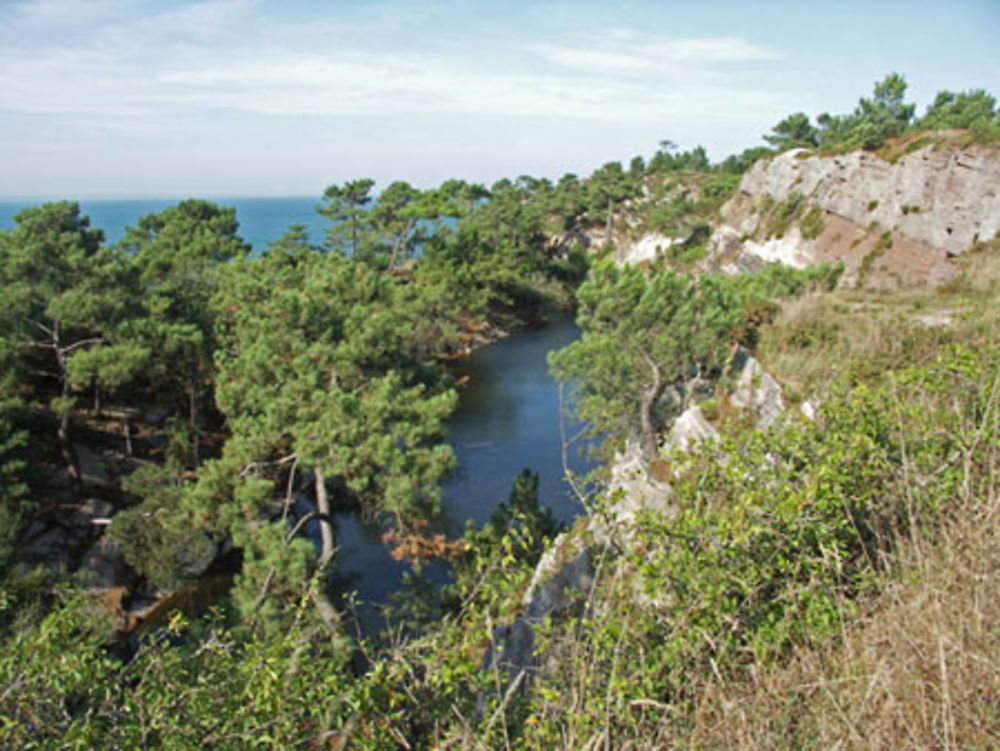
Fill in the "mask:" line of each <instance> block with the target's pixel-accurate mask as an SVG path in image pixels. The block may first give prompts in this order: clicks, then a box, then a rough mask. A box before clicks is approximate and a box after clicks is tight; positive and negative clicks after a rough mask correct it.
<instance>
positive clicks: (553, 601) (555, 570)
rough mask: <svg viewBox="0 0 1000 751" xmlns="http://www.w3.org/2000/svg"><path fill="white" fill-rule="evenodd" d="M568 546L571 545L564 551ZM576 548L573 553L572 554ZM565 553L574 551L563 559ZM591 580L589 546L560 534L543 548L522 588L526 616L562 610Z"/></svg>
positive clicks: (584, 589) (592, 579)
mask: <svg viewBox="0 0 1000 751" xmlns="http://www.w3.org/2000/svg"><path fill="white" fill-rule="evenodd" d="M567 547H569V548H570V549H569V550H568V551H567ZM574 552H575V555H573V554H574ZM567 555H573V557H572V558H570V559H569V561H568V562H563V559H564V558H565V557H566V556H567ZM593 583H594V566H593V561H592V560H591V557H590V549H589V548H587V547H584V546H582V545H581V544H576V543H574V542H573V541H571V540H570V538H569V537H568V536H566V535H565V534H564V535H561V536H560V538H558V539H557V540H556V541H555V542H554V543H553V544H552V545H551V546H550V547H549V549H548V550H546V551H545V554H544V555H543V556H542V558H541V560H540V561H539V562H538V565H537V566H536V567H535V573H534V575H533V576H532V579H531V584H530V585H529V586H528V590H527V592H525V596H524V603H525V614H526V615H527V616H528V617H529V618H542V617H544V616H546V615H550V614H553V613H559V614H561V613H565V612H566V611H568V610H569V609H571V607H572V606H573V604H574V603H575V602H576V601H577V600H578V599H579V595H580V594H586V593H587V592H588V591H589V590H590V587H591V585H592V584H593Z"/></svg>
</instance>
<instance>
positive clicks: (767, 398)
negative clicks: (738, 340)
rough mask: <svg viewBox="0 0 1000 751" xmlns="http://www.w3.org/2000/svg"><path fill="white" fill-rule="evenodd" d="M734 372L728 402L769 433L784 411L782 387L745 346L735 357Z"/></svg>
mask: <svg viewBox="0 0 1000 751" xmlns="http://www.w3.org/2000/svg"><path fill="white" fill-rule="evenodd" d="M732 372H733V373H734V375H735V377H736V387H735V388H734V389H733V391H732V392H731V393H730V394H729V401H730V402H731V403H732V404H733V406H734V407H739V408H740V409H745V410H747V411H748V412H749V413H750V414H751V415H753V418H754V421H755V422H756V424H757V427H758V428H760V429H761V430H767V429H768V428H770V427H771V426H772V425H774V423H775V422H777V420H778V418H779V417H780V416H781V413H782V412H784V411H785V403H784V402H783V401H782V399H781V386H779V385H778V382H777V381H775V380H774V378H772V377H771V375H770V373H766V372H765V371H764V369H763V368H762V367H761V366H760V363H759V362H757V360H756V359H754V358H753V357H752V356H751V355H750V353H749V352H747V351H746V350H745V349H743V348H742V347H741V348H740V349H739V350H737V352H736V355H735V356H734V357H733V365H732ZM710 427H711V426H710Z"/></svg>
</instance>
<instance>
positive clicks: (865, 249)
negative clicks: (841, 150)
mask: <svg viewBox="0 0 1000 751" xmlns="http://www.w3.org/2000/svg"><path fill="white" fill-rule="evenodd" d="M721 213H722V223H721V224H720V225H719V226H718V227H717V228H716V229H715V231H714V233H713V235H712V238H711V240H710V243H709V255H710V258H711V259H712V260H713V261H714V262H715V264H716V265H717V266H718V267H720V268H722V269H723V270H726V271H730V272H734V271H745V270H751V269H753V268H754V267H756V266H759V265H761V264H762V263H765V262H770V261H782V262H784V263H786V264H789V265H793V266H806V265H809V264H813V263H818V262H822V261H831V262H837V261H843V262H844V265H845V267H846V273H845V280H846V281H848V282H849V283H851V282H853V283H855V284H860V285H866V286H883V287H884V286H909V285H913V284H930V285H935V284H938V283H940V282H942V281H945V280H947V279H949V278H950V277H951V276H952V274H953V273H954V267H953V264H952V263H951V259H952V258H953V257H954V256H957V255H960V254H961V253H964V252H965V251H966V250H968V249H969V248H970V247H972V246H973V245H974V244H975V243H976V242H978V241H986V240H990V239H992V238H993V237H994V236H995V235H996V234H997V232H998V231H1000V149H997V148H996V147H987V146H981V145H978V144H975V143H970V142H968V141H967V140H963V138H962V137H961V136H960V135H958V134H947V133H945V134H936V135H935V136H933V137H919V136H911V137H909V138H908V139H907V140H906V141H905V142H897V143H896V144H893V146H892V147H891V148H890V149H888V150H886V151H883V152H879V153H872V152H865V151H855V152H851V153H847V154H838V155H821V154H816V153H813V152H810V151H806V150H804V149H795V150H792V151H787V152H785V153H783V154H780V155H778V156H776V157H774V158H773V159H763V160H761V161H759V162H757V163H756V164H755V165H754V166H753V167H752V168H751V169H750V170H749V171H748V172H747V173H746V175H744V177H743V180H742V182H741V184H740V188H739V191H738V192H737V193H736V195H735V196H733V198H731V199H730V200H729V201H728V202H727V203H726V204H725V205H724V206H723V208H722V210H721Z"/></svg>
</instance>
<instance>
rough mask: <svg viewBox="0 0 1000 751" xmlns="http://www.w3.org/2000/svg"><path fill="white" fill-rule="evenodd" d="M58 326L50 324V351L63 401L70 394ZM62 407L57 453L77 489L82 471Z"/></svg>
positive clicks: (81, 479)
mask: <svg viewBox="0 0 1000 751" xmlns="http://www.w3.org/2000/svg"><path fill="white" fill-rule="evenodd" d="M59 328H60V327H59V322H58V321H56V322H55V323H54V324H53V325H52V351H53V352H54V353H55V356H56V365H58V367H59V383H60V386H61V387H62V396H63V400H64V402H65V401H66V400H68V399H69V396H70V388H69V373H68V372H67V368H66V351H65V350H64V349H63V347H62V342H61V340H60V334H59ZM63 407H64V409H63V410H62V413H61V414H60V415H59V425H58V427H57V428H56V439H57V440H58V442H59V453H61V454H62V457H63V460H64V461H65V462H66V467H67V469H68V470H69V476H70V479H72V480H73V485H74V486H75V487H76V489H77V490H78V491H79V490H80V488H81V486H82V484H83V473H82V472H81V471H80V460H79V458H78V457H77V455H76V451H75V450H74V449H73V444H72V443H71V442H70V439H69V410H68V409H67V408H66V404H64V405H63Z"/></svg>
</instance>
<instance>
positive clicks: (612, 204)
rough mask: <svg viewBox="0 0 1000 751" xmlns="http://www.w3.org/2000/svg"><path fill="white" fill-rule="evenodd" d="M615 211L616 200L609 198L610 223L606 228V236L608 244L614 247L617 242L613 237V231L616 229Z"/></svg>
mask: <svg viewBox="0 0 1000 751" xmlns="http://www.w3.org/2000/svg"><path fill="white" fill-rule="evenodd" d="M614 209H615V202H614V199H612V198H611V197H610V196H609V197H608V223H607V226H606V227H605V228H604V235H605V237H606V242H607V244H608V245H612V246H613V245H614V244H615V241H614V240H613V239H612V237H611V231H612V230H613V229H614V227H615V224H614V218H615V213H614Z"/></svg>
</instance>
